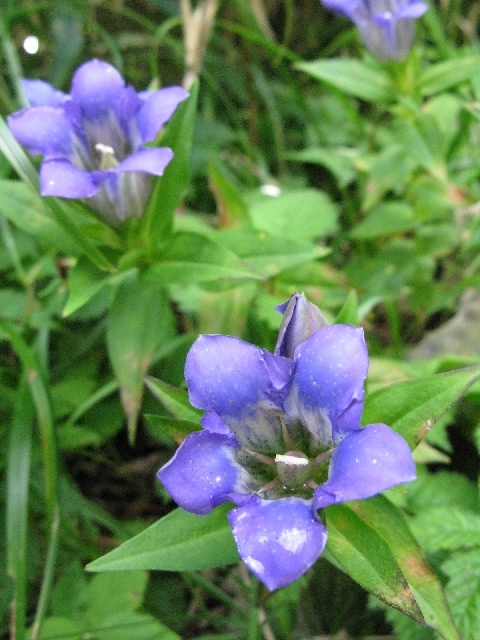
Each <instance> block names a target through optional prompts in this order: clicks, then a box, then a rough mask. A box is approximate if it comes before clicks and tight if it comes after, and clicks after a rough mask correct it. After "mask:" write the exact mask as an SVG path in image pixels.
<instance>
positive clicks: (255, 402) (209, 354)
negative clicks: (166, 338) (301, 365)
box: [185, 335, 293, 454]
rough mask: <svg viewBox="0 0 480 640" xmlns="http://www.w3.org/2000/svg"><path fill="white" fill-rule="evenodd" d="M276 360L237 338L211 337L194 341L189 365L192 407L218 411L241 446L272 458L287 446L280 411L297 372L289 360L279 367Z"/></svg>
mask: <svg viewBox="0 0 480 640" xmlns="http://www.w3.org/2000/svg"><path fill="white" fill-rule="evenodd" d="M267 360H268V363H267ZM274 360H275V356H272V355H271V354H269V356H268V358H266V356H265V354H264V352H263V351H262V350H261V349H259V348H257V347H255V346H253V345H251V344H249V343H247V342H243V340H239V339H238V338H233V337H231V336H221V335H206V336H200V337H199V338H198V339H197V340H196V341H195V342H194V344H193V345H192V348H191V349H190V351H189V353H188V355H187V360H186V364H185V378H186V380H187V386H188V390H189V396H190V402H191V403H192V404H193V406H194V407H198V408H199V409H204V410H206V411H215V412H216V413H217V414H218V415H219V416H220V418H221V419H222V420H223V421H224V422H225V424H227V425H228V426H229V427H230V429H231V430H232V431H233V432H234V433H235V435H236V436H237V438H238V440H239V442H240V444H241V445H242V446H244V447H247V448H251V449H254V450H256V451H259V452H263V453H270V454H272V453H276V452H277V453H278V451H279V447H281V445H282V436H281V424H280V422H279V420H278V416H277V414H276V412H275V410H278V409H281V408H282V400H283V395H282V394H283V387H284V386H285V384H286V383H287V381H288V379H289V377H290V370H291V368H293V362H291V361H287V360H286V359H284V358H280V359H279V363H278V367H277V366H274ZM285 363H287V364H288V367H289V369H288V370H287V369H286V368H285ZM282 376H283V379H282Z"/></svg>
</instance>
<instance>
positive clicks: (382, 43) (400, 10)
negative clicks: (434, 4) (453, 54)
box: [321, 0, 428, 60]
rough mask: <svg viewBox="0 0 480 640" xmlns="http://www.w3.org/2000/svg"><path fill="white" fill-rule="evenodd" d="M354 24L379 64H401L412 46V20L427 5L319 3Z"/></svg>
mask: <svg viewBox="0 0 480 640" xmlns="http://www.w3.org/2000/svg"><path fill="white" fill-rule="evenodd" d="M321 1H322V3H323V4H324V5H325V6H326V7H327V8H328V9H331V10H332V11H335V13H340V14H342V15H344V16H346V17H347V18H350V20H352V22H354V23H355V24H356V26H357V28H358V30H359V31H360V34H361V36H362V39H363V41H364V43H365V45H366V46H367V48H368V49H369V50H370V51H371V52H372V53H373V55H374V56H376V57H377V58H379V59H380V60H402V59H403V58H405V56H406V55H407V53H408V52H409V51H410V48H411V46H412V41H413V36H414V31H415V23H414V20H415V18H419V17H420V16H422V15H423V14H424V13H425V11H426V10H427V9H428V5H427V4H426V3H425V2H421V0H321Z"/></svg>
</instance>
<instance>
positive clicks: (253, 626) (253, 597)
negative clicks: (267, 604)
mask: <svg viewBox="0 0 480 640" xmlns="http://www.w3.org/2000/svg"><path fill="white" fill-rule="evenodd" d="M259 586H260V583H259V580H258V578H256V577H255V576H252V586H251V588H250V609H249V614H248V635H247V640H258V633H259V631H260V627H259V620H258V606H257V605H258V590H259Z"/></svg>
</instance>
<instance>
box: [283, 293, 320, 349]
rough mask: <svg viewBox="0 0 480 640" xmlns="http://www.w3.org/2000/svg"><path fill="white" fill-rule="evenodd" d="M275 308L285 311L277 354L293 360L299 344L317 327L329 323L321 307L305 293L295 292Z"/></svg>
mask: <svg viewBox="0 0 480 640" xmlns="http://www.w3.org/2000/svg"><path fill="white" fill-rule="evenodd" d="M275 309H276V310H277V311H280V313H283V320H282V324H281V325H280V331H279V332H278V340H277V345H276V347H275V355H276V356H284V357H285V358H290V359H291V360H293V358H294V353H295V349H296V348H297V347H298V345H299V344H301V343H302V342H305V340H308V338H310V336H312V335H313V334H314V333H315V331H317V329H321V328H322V327H326V326H327V325H328V322H327V320H326V318H325V316H324V315H323V314H322V312H321V311H320V309H319V308H318V307H316V306H315V305H314V304H312V303H311V302H309V301H308V300H307V299H306V297H305V294H303V293H294V294H293V296H292V297H291V298H290V299H289V300H287V302H284V303H283V304H281V305H279V306H278V307H275Z"/></svg>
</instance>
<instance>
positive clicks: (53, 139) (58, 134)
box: [8, 107, 74, 156]
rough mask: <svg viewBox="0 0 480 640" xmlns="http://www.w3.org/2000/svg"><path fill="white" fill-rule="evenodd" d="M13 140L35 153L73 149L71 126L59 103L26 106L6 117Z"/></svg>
mask: <svg viewBox="0 0 480 640" xmlns="http://www.w3.org/2000/svg"><path fill="white" fill-rule="evenodd" d="M8 126H9V127H10V131H11V132H12V134H13V135H14V137H15V138H16V140H17V141H18V142H19V143H20V144H21V145H23V146H24V147H26V148H27V149H28V150H29V151H30V153H32V154H34V155H36V154H39V155H54V156H68V155H70V154H71V153H73V136H74V134H73V130H72V127H71V124H70V120H69V119H68V117H67V116H66V115H65V113H64V111H63V109H62V108H61V107H29V108H27V109H22V111H17V113H14V114H12V115H11V116H9V117H8Z"/></svg>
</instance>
